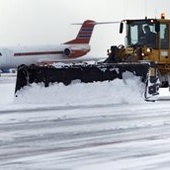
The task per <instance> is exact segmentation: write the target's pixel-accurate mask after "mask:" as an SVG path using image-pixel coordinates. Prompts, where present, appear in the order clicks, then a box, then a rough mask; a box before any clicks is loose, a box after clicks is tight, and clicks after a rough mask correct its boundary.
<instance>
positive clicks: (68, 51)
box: [63, 48, 89, 58]
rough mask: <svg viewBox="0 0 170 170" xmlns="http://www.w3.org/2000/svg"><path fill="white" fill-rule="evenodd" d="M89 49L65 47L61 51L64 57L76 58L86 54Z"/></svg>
mask: <svg viewBox="0 0 170 170" xmlns="http://www.w3.org/2000/svg"><path fill="white" fill-rule="evenodd" d="M87 52H89V50H86V49H83V48H65V49H64V51H63V53H64V55H65V56H66V57H71V58H76V57H80V56H83V55H85V54H87Z"/></svg>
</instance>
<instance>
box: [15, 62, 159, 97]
mask: <svg viewBox="0 0 170 170" xmlns="http://www.w3.org/2000/svg"><path fill="white" fill-rule="evenodd" d="M125 72H131V73H132V74H133V75H135V76H139V77H140V79H141V81H142V82H143V83H145V94H144V97H145V99H146V100H150V98H152V97H153V96H156V95H158V91H159V79H158V74H157V68H156V65H155V64H154V63H150V62H146V63H109V64H108V63H97V64H68V65H65V64H64V65H61V66H56V67H54V66H37V65H30V66H25V65H21V66H19V67H18V72H17V80H16V86H15V94H16V96H17V91H18V90H20V89H21V88H23V87H24V86H29V85H30V84H32V83H44V86H45V87H48V86H49V84H50V83H63V84H65V85H69V84H71V83H75V82H84V83H89V82H95V81H106V80H107V81H111V80H114V79H117V78H119V79H123V76H122V75H123V73H125Z"/></svg>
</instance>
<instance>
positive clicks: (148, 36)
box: [127, 21, 158, 48]
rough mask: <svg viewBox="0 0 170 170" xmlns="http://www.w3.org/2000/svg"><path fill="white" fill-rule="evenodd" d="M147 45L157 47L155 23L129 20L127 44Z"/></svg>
mask: <svg viewBox="0 0 170 170" xmlns="http://www.w3.org/2000/svg"><path fill="white" fill-rule="evenodd" d="M135 44H139V45H147V46H151V47H153V48H157V46H158V43H157V32H156V31H155V23H148V22H144V21H138V22H137V21H136V22H129V23H128V28H127V45H128V46H131V45H135Z"/></svg>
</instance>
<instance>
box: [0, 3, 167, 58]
mask: <svg viewBox="0 0 170 170" xmlns="http://www.w3.org/2000/svg"><path fill="white" fill-rule="evenodd" d="M161 12H165V13H166V17H170V3H169V0H161V1H160V0H119V1H115V0H85V1H83V0H0V22H1V26H0V46H11V45H18V44H20V45H37V44H40V45H41V44H60V43H62V42H64V41H67V40H69V39H72V38H74V37H75V36H76V34H77V31H78V30H79V26H73V25H71V23H75V22H83V21H84V20H86V19H92V20H95V21H120V20H122V19H124V18H141V17H142V18H144V17H145V16H146V15H147V16H148V17H152V18H155V17H157V18H159V17H160V14H161ZM117 34H118V25H98V26H96V27H95V29H94V33H93V37H92V40H91V48H92V50H91V53H90V54H91V55H99V56H101V55H105V54H106V50H107V48H109V47H110V45H113V44H118V43H124V41H123V36H120V35H119V36H118V35H117Z"/></svg>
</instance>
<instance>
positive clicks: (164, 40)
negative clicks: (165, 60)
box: [160, 24, 169, 49]
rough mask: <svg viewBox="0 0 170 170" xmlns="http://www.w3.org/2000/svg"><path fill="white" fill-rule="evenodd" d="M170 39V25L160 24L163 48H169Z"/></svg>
mask: <svg viewBox="0 0 170 170" xmlns="http://www.w3.org/2000/svg"><path fill="white" fill-rule="evenodd" d="M168 39H169V34H168V25H167V24H160V40H161V49H168V47H169V41H168Z"/></svg>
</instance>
